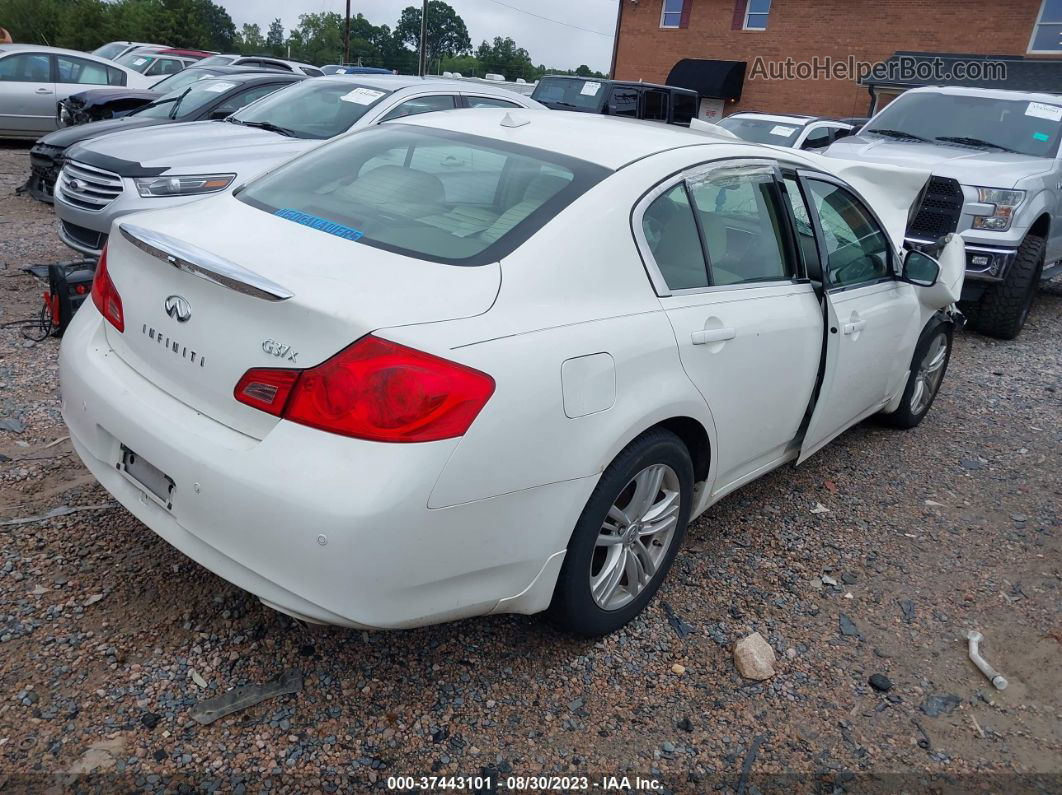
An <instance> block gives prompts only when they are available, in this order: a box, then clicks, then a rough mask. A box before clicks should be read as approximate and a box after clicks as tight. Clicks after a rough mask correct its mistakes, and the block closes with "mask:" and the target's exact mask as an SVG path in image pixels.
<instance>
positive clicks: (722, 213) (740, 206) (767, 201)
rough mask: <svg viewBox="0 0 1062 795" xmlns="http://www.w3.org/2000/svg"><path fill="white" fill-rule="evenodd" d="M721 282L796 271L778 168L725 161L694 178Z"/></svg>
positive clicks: (778, 276)
mask: <svg viewBox="0 0 1062 795" xmlns="http://www.w3.org/2000/svg"><path fill="white" fill-rule="evenodd" d="M690 193H691V195H692V196H693V202H694V206H695V207H696V210H697V215H698V218H699V219H700V225H701V230H702V231H703V234H704V244H705V249H706V250H707V252H708V263H709V266H710V270H711V274H712V283H713V284H717V285H729V284H745V283H749V282H769V281H778V280H779V279H788V278H789V277H790V276H791V275H792V271H791V268H790V265H789V263H788V261H787V257H786V248H785V245H784V243H783V241H784V240H785V233H784V229H785V227H784V226H783V223H782V219H781V216H780V213H779V209H778V203H777V201H776V199H775V197H776V195H777V194H776V187H775V180H774V171H773V169H771V168H766V167H760V166H741V165H738V166H733V167H728V166H724V167H721V168H717V169H712V170H711V171H709V172H708V173H707V175H706V176H704V177H701V178H696V179H693V180H691V181H690Z"/></svg>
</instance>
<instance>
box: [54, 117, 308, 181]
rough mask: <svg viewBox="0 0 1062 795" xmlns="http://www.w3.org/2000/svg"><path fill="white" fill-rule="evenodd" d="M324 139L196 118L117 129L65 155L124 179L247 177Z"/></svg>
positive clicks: (300, 152)
mask: <svg viewBox="0 0 1062 795" xmlns="http://www.w3.org/2000/svg"><path fill="white" fill-rule="evenodd" d="M320 143H323V142H322V141H318V140H307V139H305V138H289V137H287V136H285V135H281V134H279V133H274V132H269V131H267V130H260V129H256V128H254V127H244V126H241V125H239V124H231V123H228V122H223V121H194V122H185V123H181V124H166V125H163V126H161V127H155V128H152V129H147V130H129V131H126V132H116V133H114V134H113V135H107V136H104V137H102V138H98V139H95V140H92V141H88V142H86V143H83V144H79V145H78V146H77V147H76V148H72V149H70V150H68V151H67V153H66V157H67V159H69V160H80V161H82V162H85V163H88V164H89V165H95V166H97V167H99V168H104V169H107V170H108V171H113V172H115V173H117V174H121V175H122V176H125V177H134V176H156V175H158V174H162V173H166V172H171V173H176V174H202V173H209V172H211V171H217V172H219V173H220V172H225V173H232V172H236V173H237V174H238V175H239V176H241V177H245V176H252V173H251V172H252V171H255V173H257V171H261V170H263V169H265V168H269V167H270V166H271V165H272V164H274V163H280V162H283V161H284V160H288V159H290V158H292V157H295V156H296V155H299V154H302V153H303V152H305V151H306V150H307V149H312V148H313V147H314V146H317V145H318V144H320ZM262 164H264V165H262ZM256 170H257V171H256Z"/></svg>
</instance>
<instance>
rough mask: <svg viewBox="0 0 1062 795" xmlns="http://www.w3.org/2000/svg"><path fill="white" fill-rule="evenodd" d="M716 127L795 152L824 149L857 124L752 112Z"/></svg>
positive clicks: (738, 115) (737, 114)
mask: <svg viewBox="0 0 1062 795" xmlns="http://www.w3.org/2000/svg"><path fill="white" fill-rule="evenodd" d="M716 124H718V125H719V126H720V127H722V128H724V129H726V130H729V131H730V132H732V133H734V134H735V135H736V136H737V137H738V138H741V139H742V140H743V141H752V142H753V143H760V144H772V145H774V146H787V147H791V148H793V149H825V148H826V147H827V146H829V145H830V144H832V143H833V142H834V141H837V140H840V139H841V138H844V137H845V136H848V135H851V134H852V131H853V130H855V125H853V124H849V123H848V122H846V121H841V120H840V119H828V118H825V117H821V116H800V115H797V114H792V113H786V114H780V113H754V112H752V111H742V112H740V113H732V114H730V115H729V116H727V117H726V118H724V119H720V120H719V121H718V122H716Z"/></svg>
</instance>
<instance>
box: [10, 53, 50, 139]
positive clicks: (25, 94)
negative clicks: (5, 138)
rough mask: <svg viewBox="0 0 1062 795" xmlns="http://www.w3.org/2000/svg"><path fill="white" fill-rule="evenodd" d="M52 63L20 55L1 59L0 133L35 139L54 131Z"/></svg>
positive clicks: (35, 55)
mask: <svg viewBox="0 0 1062 795" xmlns="http://www.w3.org/2000/svg"><path fill="white" fill-rule="evenodd" d="M55 103H56V96H55V83H54V82H53V81H52V59H51V56H50V55H48V54H46V53H36V52H19V53H14V54H13V55H8V56H6V57H5V58H2V59H0V133H6V134H9V135H24V136H25V137H27V138H36V137H38V136H41V135H43V134H44V133H46V132H51V131H52V130H54V129H55V128H56V120H55V114H56V107H55Z"/></svg>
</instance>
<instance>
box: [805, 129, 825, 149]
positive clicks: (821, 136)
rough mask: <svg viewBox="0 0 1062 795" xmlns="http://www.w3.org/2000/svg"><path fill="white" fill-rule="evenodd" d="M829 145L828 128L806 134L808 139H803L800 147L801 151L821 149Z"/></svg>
mask: <svg viewBox="0 0 1062 795" xmlns="http://www.w3.org/2000/svg"><path fill="white" fill-rule="evenodd" d="M829 145H830V128H829V127H819V128H818V129H815V130H812V131H811V132H809V133H808V137H807V138H805V139H804V143H802V144H801V145H800V148H801V149H822V148H824V147H827V146H829Z"/></svg>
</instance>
